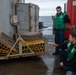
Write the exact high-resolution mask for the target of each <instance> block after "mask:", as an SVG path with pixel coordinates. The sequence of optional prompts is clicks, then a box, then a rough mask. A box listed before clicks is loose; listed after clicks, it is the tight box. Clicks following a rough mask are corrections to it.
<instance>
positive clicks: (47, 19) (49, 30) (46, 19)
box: [39, 16, 53, 35]
mask: <svg viewBox="0 0 76 75" xmlns="http://www.w3.org/2000/svg"><path fill="white" fill-rule="evenodd" d="M39 22H43V26H44V28H43V30H42V33H43V35H52V34H53V21H52V17H51V16H40V17H39Z"/></svg>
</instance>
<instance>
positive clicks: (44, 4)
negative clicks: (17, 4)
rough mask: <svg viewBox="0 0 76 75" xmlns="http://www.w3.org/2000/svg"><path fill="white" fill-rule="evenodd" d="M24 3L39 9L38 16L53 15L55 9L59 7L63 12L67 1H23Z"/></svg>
mask: <svg viewBox="0 0 76 75" xmlns="http://www.w3.org/2000/svg"><path fill="white" fill-rule="evenodd" d="M25 2H26V3H29V2H30V3H34V4H36V5H38V6H39V7H40V15H54V14H55V13H56V7H57V6H61V7H62V11H63V10H64V3H66V2H67V0H25Z"/></svg>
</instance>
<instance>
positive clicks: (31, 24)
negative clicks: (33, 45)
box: [16, 3, 39, 33]
mask: <svg viewBox="0 0 76 75" xmlns="http://www.w3.org/2000/svg"><path fill="white" fill-rule="evenodd" d="M36 7H38V6H37V5H35V4H32V3H18V4H16V10H17V15H18V19H19V22H20V24H21V25H20V29H21V33H25V32H36V30H38V29H37V28H36V26H37V25H38V22H39V17H37V16H39V13H36V11H37V12H39V7H38V10H36ZM36 22H37V23H36Z"/></svg>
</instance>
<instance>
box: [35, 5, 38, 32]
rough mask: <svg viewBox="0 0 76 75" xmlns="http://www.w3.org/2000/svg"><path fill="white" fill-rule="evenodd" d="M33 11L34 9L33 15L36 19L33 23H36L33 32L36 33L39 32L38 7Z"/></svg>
mask: <svg viewBox="0 0 76 75" xmlns="http://www.w3.org/2000/svg"><path fill="white" fill-rule="evenodd" d="M35 9H36V11H35V13H36V19H35V21H36V24H35V25H36V26H35V31H36V32H39V7H38V6H36V7H35Z"/></svg>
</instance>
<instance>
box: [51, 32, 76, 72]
mask: <svg viewBox="0 0 76 75" xmlns="http://www.w3.org/2000/svg"><path fill="white" fill-rule="evenodd" d="M51 46H54V47H57V46H58V47H59V49H61V50H59V60H60V62H59V65H60V68H62V69H63V70H66V71H74V72H76V33H71V34H70V35H69V41H67V42H65V43H63V44H51Z"/></svg>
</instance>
